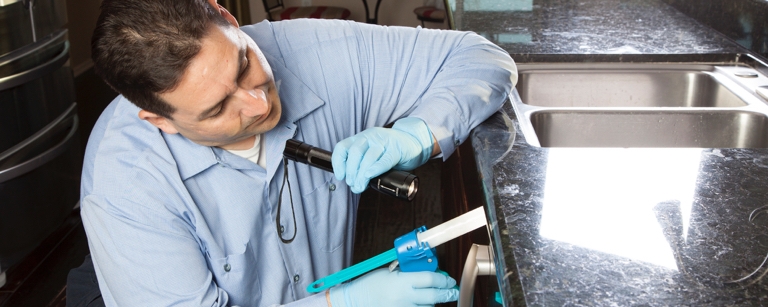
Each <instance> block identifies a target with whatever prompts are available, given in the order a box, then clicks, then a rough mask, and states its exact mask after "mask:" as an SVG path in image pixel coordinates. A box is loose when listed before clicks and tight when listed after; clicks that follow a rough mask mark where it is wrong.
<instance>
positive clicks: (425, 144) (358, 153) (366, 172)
mask: <svg viewBox="0 0 768 307" xmlns="http://www.w3.org/2000/svg"><path fill="white" fill-rule="evenodd" d="M432 140H433V139H432V132H431V131H429V127H427V124H426V123H424V121H422V120H421V119H418V118H415V117H406V118H402V119H399V120H398V121H396V122H395V124H394V125H393V126H392V128H391V129H387V128H378V127H376V128H369V129H366V130H365V131H363V132H360V133H358V134H356V135H354V136H352V137H348V138H346V139H344V140H342V141H341V142H339V143H337V144H336V147H334V149H333V155H332V158H331V163H332V164H333V173H334V174H335V175H336V179H338V180H344V178H345V177H346V182H347V185H349V187H350V188H351V189H352V192H354V193H362V192H363V191H365V189H366V187H368V181H370V180H371V179H372V178H374V177H377V176H379V175H381V174H383V173H384V172H386V171H389V170H390V169H392V168H394V169H397V170H412V169H414V168H416V167H419V166H420V165H422V164H424V163H426V162H427V161H428V160H429V158H430V157H431V156H432V149H433V147H434V144H433V143H432Z"/></svg>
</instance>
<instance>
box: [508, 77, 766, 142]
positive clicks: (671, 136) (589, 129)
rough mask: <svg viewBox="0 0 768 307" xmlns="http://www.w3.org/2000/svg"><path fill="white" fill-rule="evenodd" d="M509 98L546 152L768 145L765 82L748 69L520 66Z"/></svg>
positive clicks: (526, 128)
mask: <svg viewBox="0 0 768 307" xmlns="http://www.w3.org/2000/svg"><path fill="white" fill-rule="evenodd" d="M518 71H519V76H520V78H519V82H518V84H517V93H518V94H519V95H513V97H511V101H512V103H513V106H514V108H515V113H516V115H517V118H518V120H519V123H520V128H521V131H522V132H523V136H524V137H525V139H526V141H527V142H528V143H529V144H531V145H534V146H541V147H700V148H724V147H735V148H768V105H766V101H765V100H764V99H763V98H761V96H759V95H758V94H757V92H756V91H758V89H760V88H761V86H766V85H768V78H767V77H765V76H763V75H761V74H759V73H758V72H757V71H756V70H753V69H752V68H749V67H746V66H726V65H700V64H691V65H680V64H617V63H614V64H521V65H518Z"/></svg>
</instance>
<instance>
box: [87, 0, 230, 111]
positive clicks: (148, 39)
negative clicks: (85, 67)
mask: <svg viewBox="0 0 768 307" xmlns="http://www.w3.org/2000/svg"><path fill="white" fill-rule="evenodd" d="M212 25H220V26H229V25H230V24H229V22H227V20H226V19H224V17H222V16H221V14H220V13H219V10H218V8H214V7H212V6H211V5H210V4H209V3H208V2H207V1H206V0H104V1H103V2H102V4H101V14H100V15H99V19H98V21H97V23H96V29H95V30H94V32H93V37H92V39H91V51H92V58H93V62H94V70H95V72H96V74H98V75H99V76H101V77H102V78H103V79H104V81H105V82H106V83H107V84H109V86H111V87H112V88H113V89H114V90H115V91H117V92H118V93H120V94H122V95H123V96H125V97H126V98H128V100H130V101H131V102H133V103H134V104H135V105H136V106H138V107H139V108H142V109H144V110H147V111H149V112H152V113H155V114H158V115H160V116H163V117H167V118H171V114H173V113H174V112H175V109H174V108H173V107H172V106H171V105H169V104H168V103H167V102H165V101H163V100H162V99H161V98H160V96H159V95H158V94H160V93H163V92H166V91H170V90H173V88H175V87H176V86H177V85H178V83H179V81H180V80H181V76H182V75H183V74H184V70H186V68H187V66H189V62H190V61H191V60H192V58H193V57H194V56H195V55H197V53H198V52H199V51H200V45H201V43H200V40H201V39H202V38H203V37H204V36H205V34H206V33H207V31H208V30H209V29H210V27H211V26H212Z"/></svg>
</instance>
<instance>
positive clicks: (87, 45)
mask: <svg viewBox="0 0 768 307" xmlns="http://www.w3.org/2000/svg"><path fill="white" fill-rule="evenodd" d="M99 5H101V0H67V19H68V22H67V24H66V25H65V27H67V29H69V46H70V50H69V59H70V66H71V67H72V70H73V71H74V74H75V77H77V76H79V75H80V74H82V73H83V72H84V71H86V70H88V69H89V68H91V66H93V62H91V35H92V34H93V29H94V28H95V27H96V19H97V18H98V17H99Z"/></svg>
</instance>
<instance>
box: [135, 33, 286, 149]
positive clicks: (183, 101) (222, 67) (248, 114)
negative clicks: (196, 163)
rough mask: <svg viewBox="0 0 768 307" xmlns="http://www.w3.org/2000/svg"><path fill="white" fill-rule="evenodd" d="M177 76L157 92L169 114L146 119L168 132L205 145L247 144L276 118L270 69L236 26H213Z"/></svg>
mask: <svg viewBox="0 0 768 307" xmlns="http://www.w3.org/2000/svg"><path fill="white" fill-rule="evenodd" d="M201 43H202V47H201V49H200V52H199V53H198V54H197V56H195V57H194V58H193V59H192V61H191V62H190V64H189V67H187V69H186V70H185V71H184V74H183V75H182V78H181V81H180V82H179V84H178V85H177V86H176V87H175V88H174V89H173V90H171V91H168V92H164V93H161V94H160V98H162V99H163V100H165V101H166V102H168V103H169V104H170V105H172V106H173V107H174V108H175V109H176V111H175V112H174V113H173V115H172V117H173V119H169V118H160V119H158V122H155V121H152V120H150V122H152V123H153V124H155V125H156V126H158V127H159V128H160V129H162V130H163V131H165V132H166V133H181V135H183V136H184V137H186V138H187V139H189V140H191V141H193V142H195V143H197V144H200V145H205V146H218V147H221V148H224V149H234V150H238V149H248V148H250V147H251V146H253V142H252V140H253V136H255V135H257V134H260V133H263V132H266V131H269V130H271V129H272V128H274V127H275V125H277V122H278V121H279V120H280V114H281V106H280V98H279V97H278V95H277V88H276V87H275V81H274V77H273V75H272V69H271V68H270V67H269V64H268V63H267V61H266V59H265V58H264V55H263V54H262V53H261V50H260V49H259V47H258V46H256V43H255V42H254V41H253V39H251V38H250V37H248V35H245V34H244V33H243V32H241V31H240V30H238V29H237V28H236V27H234V26H230V27H221V26H215V25H213V26H211V29H210V30H209V33H208V34H207V35H206V36H205V37H204V38H203V39H202V40H201Z"/></svg>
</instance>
